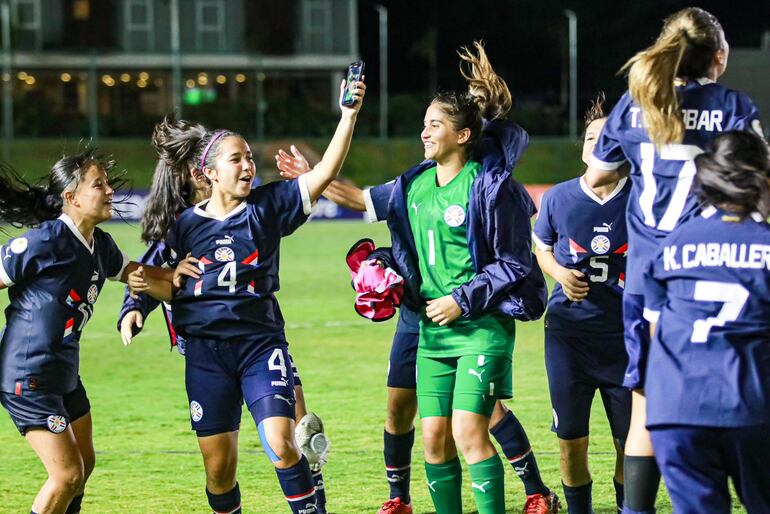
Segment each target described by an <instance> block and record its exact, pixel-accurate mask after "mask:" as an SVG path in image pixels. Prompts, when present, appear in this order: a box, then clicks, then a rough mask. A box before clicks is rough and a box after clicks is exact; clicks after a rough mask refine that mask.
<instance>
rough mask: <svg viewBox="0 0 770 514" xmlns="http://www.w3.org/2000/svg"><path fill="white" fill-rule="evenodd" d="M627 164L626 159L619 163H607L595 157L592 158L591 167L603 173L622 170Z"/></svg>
mask: <svg viewBox="0 0 770 514" xmlns="http://www.w3.org/2000/svg"><path fill="white" fill-rule="evenodd" d="M625 162H626V159H623V160H622V161H618V162H607V161H603V160H601V159H599V158H598V157H596V156H595V155H592V156H591V167H592V168H596V169H598V170H602V171H615V170H616V169H618V168H620V167H621V166H622V165H623V163H625Z"/></svg>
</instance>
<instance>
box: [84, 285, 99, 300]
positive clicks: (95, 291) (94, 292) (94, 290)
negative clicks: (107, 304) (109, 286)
mask: <svg viewBox="0 0 770 514" xmlns="http://www.w3.org/2000/svg"><path fill="white" fill-rule="evenodd" d="M98 296H99V288H98V287H96V284H91V287H89V288H88V294H87V295H86V298H88V303H90V304H93V303H94V302H96V298H97V297H98Z"/></svg>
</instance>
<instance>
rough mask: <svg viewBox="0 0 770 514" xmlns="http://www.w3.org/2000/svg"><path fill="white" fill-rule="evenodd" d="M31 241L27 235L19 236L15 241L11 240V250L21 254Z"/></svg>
mask: <svg viewBox="0 0 770 514" xmlns="http://www.w3.org/2000/svg"><path fill="white" fill-rule="evenodd" d="M28 244H29V242H28V241H27V238H26V237H17V238H16V239H14V240H13V241H11V246H10V248H11V251H12V252H13V253H15V254H16V255H18V254H20V253H21V252H23V251H24V250H26V249H27V245H28Z"/></svg>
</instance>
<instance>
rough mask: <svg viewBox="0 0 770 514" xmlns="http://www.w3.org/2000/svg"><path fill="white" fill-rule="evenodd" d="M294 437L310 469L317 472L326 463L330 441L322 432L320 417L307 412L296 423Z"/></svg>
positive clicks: (322, 426) (322, 425)
mask: <svg viewBox="0 0 770 514" xmlns="http://www.w3.org/2000/svg"><path fill="white" fill-rule="evenodd" d="M294 439H295V441H296V442H297V447H298V448H299V450H300V451H301V452H302V454H303V455H304V456H305V457H306V458H307V461H308V463H309V464H310V469H311V471H313V472H317V471H318V470H320V469H321V466H323V465H324V464H326V460H327V457H328V454H329V446H330V443H329V438H328V437H326V434H324V424H323V422H322V421H321V418H319V417H318V416H316V415H315V414H314V413H312V412H308V413H307V414H306V415H305V416H304V417H303V418H302V419H301V420H299V423H297V426H296V428H295V429H294Z"/></svg>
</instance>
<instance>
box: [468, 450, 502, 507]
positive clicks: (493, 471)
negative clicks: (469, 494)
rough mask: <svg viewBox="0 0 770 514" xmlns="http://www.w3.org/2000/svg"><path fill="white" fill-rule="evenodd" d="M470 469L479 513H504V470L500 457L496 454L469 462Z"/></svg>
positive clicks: (472, 487)
mask: <svg viewBox="0 0 770 514" xmlns="http://www.w3.org/2000/svg"><path fill="white" fill-rule="evenodd" d="M468 471H470V474H471V489H472V490H473V497H474V499H475V500H476V508H477V509H478V510H479V514H504V513H505V489H504V483H503V482H504V478H503V477H504V471H503V463H502V461H501V460H500V457H498V456H497V454H495V455H493V456H492V457H490V458H488V459H487V460H483V461H481V462H477V463H476V464H469V465H468Z"/></svg>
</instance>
